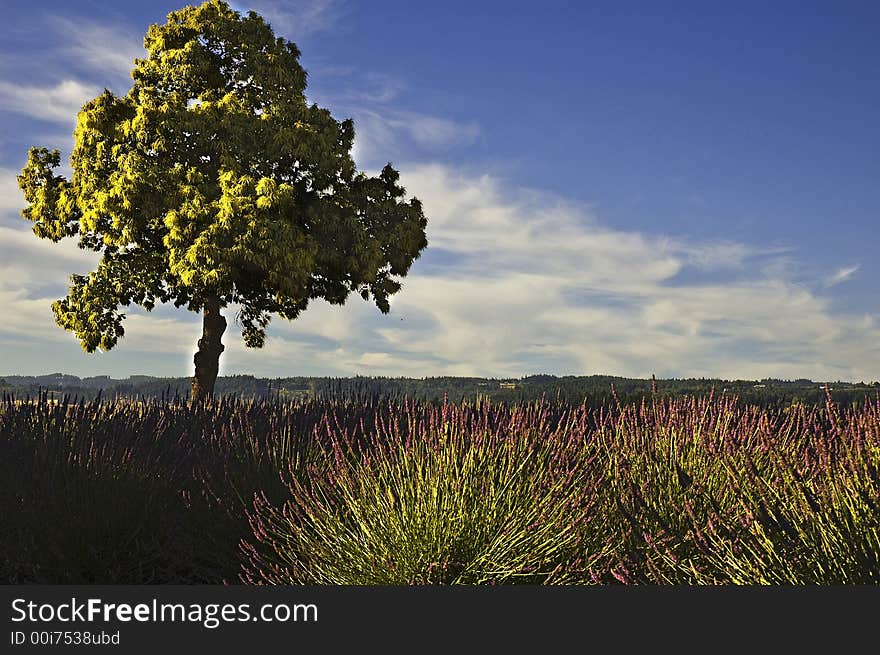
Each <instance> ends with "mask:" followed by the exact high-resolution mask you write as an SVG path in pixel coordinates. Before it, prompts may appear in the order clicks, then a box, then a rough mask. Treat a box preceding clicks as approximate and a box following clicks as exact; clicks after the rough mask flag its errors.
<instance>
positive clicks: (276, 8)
mask: <svg viewBox="0 0 880 655" xmlns="http://www.w3.org/2000/svg"><path fill="white" fill-rule="evenodd" d="M231 5H232V7H233V8H234V9H236V10H237V11H239V12H246V11H247V10H249V9H250V10H253V11H256V12H257V13H258V14H260V15H261V16H263V18H265V19H266V20H267V21H268V22H269V24H270V25H272V29H273V30H274V32H275V34H276V35H277V36H283V37H284V38H286V39H289V40H291V41H294V42H295V41H297V40H299V39H302V38H304V37H307V36H311V35H312V34H316V33H319V32H324V31H326V30H329V29H331V28H333V27H336V26H337V25H338V24H339V21H340V20H341V19H342V18H343V17H344V16H345V13H346V3H345V2H344V1H342V0H238V1H237V2H232V3H231Z"/></svg>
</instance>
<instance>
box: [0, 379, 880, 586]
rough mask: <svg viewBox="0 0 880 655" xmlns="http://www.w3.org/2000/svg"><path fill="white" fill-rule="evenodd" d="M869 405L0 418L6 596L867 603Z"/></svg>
mask: <svg viewBox="0 0 880 655" xmlns="http://www.w3.org/2000/svg"><path fill="white" fill-rule="evenodd" d="M878 471H880V400H878V399H877V398H876V397H875V398H874V399H873V400H867V401H865V402H863V403H861V404H848V405H845V404H839V403H837V402H836V399H834V400H832V399H831V398H830V397H829V398H828V402H827V403H824V404H820V405H802V404H794V405H789V406H778V407H763V408H761V407H757V406H754V405H750V404H747V403H744V402H742V401H739V400H736V399H734V398H732V397H730V396H727V395H722V394H717V395H714V396H711V395H707V396H702V397H699V398H698V397H681V398H675V399H670V398H663V397H653V398H649V399H648V400H646V401H644V402H641V403H624V402H620V403H616V402H614V401H612V402H611V403H609V404H608V405H607V406H606V407H604V408H600V409H593V408H591V407H590V406H589V405H588V404H582V405H572V404H569V403H565V402H559V401H556V400H551V401H544V402H531V403H519V404H516V403H515V404H498V403H495V402H489V401H486V400H481V401H478V402H475V401H464V402H458V403H453V402H446V403H444V402H439V403H433V402H424V401H407V400H400V401H398V400H391V401H389V400H385V401H370V400H361V401H357V402H355V401H352V400H326V399H325V400H319V399H317V400H316V399H300V400H290V401H278V400H275V401H271V402H267V401H259V400H257V401H243V400H240V399H235V398H221V399H219V400H217V401H215V402H214V403H213V404H208V405H202V406H197V407H195V408H189V407H187V406H186V404H185V403H182V402H180V401H179V400H168V399H166V400H165V401H156V400H149V399H147V400H143V401H127V400H116V401H90V402H86V401H74V400H71V399H69V398H68V399H62V400H61V401H60V402H56V401H53V400H51V399H48V398H47V397H46V396H45V395H43V396H41V397H40V398H34V399H29V400H15V399H13V398H12V397H11V396H7V397H6V398H5V400H4V402H3V404H2V406H0V515H2V517H3V519H2V521H0V578H2V581H3V582H9V583H110V584H114V583H216V582H224V581H225V582H228V583H239V582H245V583H270V584H271V583H292V584H299V583H319V584H320V583H329V584H337V583H346V584H410V583H430V584H435V583H440V584H443V583H465V584H484V583H499V584H510V583H538V584H581V583H618V582H620V583H636V584H668V583H677V584H738V583H757V584H786V583H793V584H814V583H871V584H876V583H878V582H880V472H878Z"/></svg>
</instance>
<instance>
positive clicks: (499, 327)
mask: <svg viewBox="0 0 880 655" xmlns="http://www.w3.org/2000/svg"><path fill="white" fill-rule="evenodd" d="M401 169H402V170H403V171H404V172H403V182H404V184H405V185H406V187H407V189H408V190H409V192H410V193H412V194H415V195H417V196H418V197H419V198H420V199H421V200H422V201H423V203H424V205H425V211H426V214H427V215H428V216H429V228H428V229H429V235H428V236H429V242H430V245H429V247H428V250H426V251H425V254H424V256H423V257H422V259H420V260H418V261H417V262H416V264H415V266H414V267H413V270H412V272H411V273H410V275H409V276H408V278H407V279H406V280H405V281H404V288H403V290H402V291H401V292H400V293H399V294H398V295H396V296H395V297H394V298H393V299H392V310H391V313H390V314H389V315H381V314H379V312H378V311H377V310H376V309H375V307H373V306H372V305H371V304H369V303H365V302H362V301H360V300H359V299H356V298H354V299H352V300H351V301H350V302H349V303H348V304H347V305H346V306H344V307H336V306H330V305H328V304H326V303H323V302H316V303H314V304H313V305H312V306H311V307H310V308H309V310H308V311H306V312H305V313H304V314H303V316H302V317H301V318H300V319H298V320H296V321H294V322H291V323H288V322H286V321H281V320H276V321H274V322H273V323H272V324H271V326H270V329H269V335H270V338H269V341H268V342H267V345H266V347H265V348H264V349H263V350H259V351H253V350H247V349H245V348H244V347H243V346H242V344H241V342H240V332H239V329H238V327H237V326H236V325H235V322H234V318H233V317H234V312H235V308H231V309H230V328H229V330H228V332H227V335H226V338H225V342H226V343H227V350H226V352H225V354H224V358H223V371H224V372H225V373H233V372H251V373H256V374H258V375H296V374H304V375H317V374H330V375H352V374H355V373H361V374H369V375H413V376H417V377H421V376H424V375H437V374H451V375H495V376H519V375H523V374H528V373H537V372H548V371H551V372H556V373H560V374H565V373H570V374H589V373H611V374H619V375H632V376H648V375H650V374H651V373H657V374H658V375H661V376H706V377H715V376H720V377H728V378H747V379H755V378H760V377H789V378H798V377H812V378H814V379H818V380H823V379H830V380H837V379H854V380H860V379H864V380H870V379H875V378H876V371H877V370H878V369H880V327H878V325H877V320H876V317H873V316H870V315H854V314H841V313H840V312H838V311H835V310H833V309H832V308H831V304H830V300H829V299H828V298H826V297H824V296H823V295H822V294H821V293H820V291H821V289H819V290H817V289H812V288H810V287H808V286H805V285H802V284H798V283H796V282H793V281H792V280H789V279H787V278H786V277H784V275H776V276H771V275H768V274H767V273H766V271H767V270H770V271H776V272H777V273H778V272H779V271H781V270H784V269H774V267H772V266H765V265H764V264H768V263H770V262H772V261H773V260H774V258H776V257H783V256H784V257H789V256H790V255H788V254H786V255H779V254H774V253H773V252H769V253H768V252H767V251H765V250H762V249H760V248H752V247H750V246H748V245H747V244H731V243H721V244H719V243H714V242H711V241H699V240H691V239H686V238H676V237H670V236H663V235H652V234H647V233H640V232H632V231H623V230H619V229H615V228H613V227H610V226H608V225H605V224H603V223H602V221H601V220H600V219H599V217H597V216H595V215H594V214H592V213H591V212H590V211H589V210H586V209H584V208H580V207H578V206H576V205H571V204H570V203H567V202H565V201H564V200H562V199H559V198H557V197H554V196H552V195H549V194H545V193H541V192H536V191H523V190H517V189H512V188H510V187H509V186H507V185H506V184H504V182H503V181H501V180H499V179H497V178H494V177H492V176H489V175H479V174H473V172H469V171H463V170H458V169H454V168H450V167H447V166H440V165H413V164H411V165H408V166H401ZM0 239H2V241H0V242H6V243H10V244H12V246H13V248H14V249H15V250H16V251H21V252H22V253H23V254H22V256H21V257H20V258H19V259H16V261H15V262H14V263H13V264H11V266H10V269H15V270H17V271H19V273H17V274H15V275H12V276H10V277H8V278H6V281H3V277H5V276H3V277H0V302H2V305H3V306H2V311H3V313H4V314H9V313H11V314H16V315H20V316H22V317H24V318H23V320H22V321H14V322H13V323H14V325H13V326H11V327H10V326H7V327H4V326H3V325H0V339H2V338H4V337H3V335H4V334H6V335H7V337H8V335H9V333H10V331H11V332H13V333H16V334H24V333H25V332H26V330H27V324H28V322H32V321H33V322H38V323H39V327H38V328H34V329H33V331H32V332H31V336H30V337H28V338H29V339H37V340H39V341H45V342H46V343H47V344H48V343H55V344H58V343H67V344H69V348H70V349H71V352H72V351H74V350H76V349H77V346H76V344H75V341H73V340H72V338H71V337H70V335H65V334H64V333H62V332H61V330H60V329H58V328H55V327H54V326H53V325H52V323H51V316H50V315H49V314H48V313H47V311H46V310H45V309H43V308H42V307H47V306H48V302H49V298H51V297H52V293H49V292H45V293H42V294H41V295H40V298H46V300H45V301H44V302H45V304H44V305H43V306H42V307H41V306H40V305H39V304H38V303H37V302H36V301H35V300H34V298H33V294H26V293H22V292H21V291H20V289H21V285H22V284H23V283H25V281H24V280H23V279H22V278H23V277H27V276H30V277H31V278H32V279H34V280H43V281H44V282H46V283H49V282H50V281H51V280H56V282H57V286H58V291H59V292H61V293H63V284H64V282H65V281H66V275H65V273H66V272H70V271H73V270H77V269H80V268H82V267H83V266H84V265H85V264H87V263H88V262H87V261H86V260H85V259H82V260H81V259H79V254H75V253H74V252H67V251H58V252H59V253H61V252H63V253H65V254H64V257H62V258H61V259H58V260H53V259H52V257H51V256H50V254H54V253H50V252H49V250H48V248H51V247H54V246H52V245H51V244H48V247H46V244H42V243H40V244H38V243H37V240H36V239H33V237H32V236H31V235H29V234H26V233H24V232H16V233H15V234H9V233H8V232H4V233H2V234H0ZM29 239H33V241H34V243H33V244H31V246H29V245H28V244H29V241H28V240H29ZM29 247H32V248H34V249H37V248H39V249H40V252H39V254H37V251H36V250H28V248H29ZM44 247H46V252H45V253H43V252H42V249H43V248H44ZM719 253H721V254H722V255H723V257H722V259H723V260H724V265H725V267H726V268H725V269H724V270H726V271H727V272H728V273H729V276H728V277H721V278H718V277H717V276H716V277H713V278H711V280H712V281H711V282H693V283H682V282H680V281H679V279H680V278H679V277H678V274H679V273H680V272H681V271H682V270H683V269H686V268H688V267H697V268H700V267H702V268H704V269H705V268H711V269H713V270H716V271H717V270H718V269H717V258H718V257H719ZM725 253H726V254H725ZM53 262H54V263H53ZM450 262H451V263H450ZM47 267H48V268H47ZM32 286H33V285H32ZM56 297H57V296H56ZM41 302H43V301H41ZM197 322H198V317H197V316H195V315H192V314H188V313H187V312H182V311H181V312H177V313H175V312H173V311H171V310H157V312H154V313H153V315H145V314H143V313H142V312H132V315H131V316H130V318H129V319H128V321H127V323H126V336H125V338H124V339H123V340H122V341H121V342H120V344H119V345H118V346H117V350H119V351H120V352H122V353H126V352H127V353H146V352H153V351H155V352H157V353H160V354H161V355H162V357H163V358H164V359H161V360H157V361H162V362H166V363H167V362H169V361H172V360H173V361H177V360H174V353H177V354H178V356H179V361H180V362H181V366H182V367H186V366H188V364H189V362H190V361H191V354H192V351H193V349H194V347H195V345H194V344H195V341H194V339H195V338H196V337H197V332H198V329H197ZM114 352H115V351H114ZM111 355H112V354H111ZM71 357H73V355H71ZM76 357H77V359H76V361H77V362H80V364H79V367H81V368H79V369H78V370H86V371H89V370H94V369H90V368H88V367H89V366H90V365H91V364H89V362H95V361H97V360H94V359H89V357H88V356H86V355H81V356H80V355H76ZM120 357H124V355H112V356H111V357H109V358H104V359H102V360H101V361H102V362H105V363H106V362H114V361H117V362H122V361H124V360H123V359H118V358H120ZM138 361H140V360H138ZM154 364H155V362H151V363H147V362H146V361H145V360H144V363H143V366H146V367H148V368H149V367H153V366H154ZM120 365H121V364H120ZM127 365H128V366H131V363H130V362H127ZM102 366H104V365H103V364H102ZM70 370H74V369H70ZM102 370H107V369H106V368H104V369H102ZM140 370H144V369H140ZM130 372H134V369H130V368H129V369H122V370H118V371H116V373H117V374H127V373H130Z"/></svg>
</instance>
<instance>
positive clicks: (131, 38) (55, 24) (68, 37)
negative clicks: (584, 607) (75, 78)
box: [51, 17, 146, 86]
mask: <svg viewBox="0 0 880 655" xmlns="http://www.w3.org/2000/svg"><path fill="white" fill-rule="evenodd" d="M51 25H52V28H53V29H54V31H55V33H56V35H57V39H58V43H59V45H60V50H61V52H63V53H64V54H65V56H66V57H68V58H70V59H72V60H73V63H75V64H76V65H77V66H79V67H81V68H83V69H85V70H87V71H89V72H91V73H97V74H100V75H102V76H106V77H108V78H109V79H108V80H107V82H105V84H107V85H108V86H110V85H111V83H116V84H119V85H121V84H123V83H128V84H130V83H131V70H132V68H134V60H135V58H143V57H145V56H146V50H144V47H143V44H144V34H143V33H138V32H135V31H133V30H129V29H126V28H125V27H123V26H120V25H118V24H113V25H111V24H104V23H99V22H94V21H85V20H72V19H68V18H61V17H54V18H52V19H51ZM144 31H146V30H144Z"/></svg>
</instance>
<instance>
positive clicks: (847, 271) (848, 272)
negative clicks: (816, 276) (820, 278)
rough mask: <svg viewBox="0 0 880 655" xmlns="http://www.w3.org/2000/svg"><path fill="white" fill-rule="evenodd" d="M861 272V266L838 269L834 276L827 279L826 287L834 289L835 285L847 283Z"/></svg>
mask: <svg viewBox="0 0 880 655" xmlns="http://www.w3.org/2000/svg"><path fill="white" fill-rule="evenodd" d="M858 270H859V265H858V264H856V265H855V266H844V267H842V268H839V269H837V270H836V271H835V272H834V273H833V274H831V275H829V276H828V277H827V278H825V287H826V288H827V287H833V286H834V285H835V284H840V283H841V282H846V281H847V280H848V279H850V278H851V277H852V276H853V275H854V274H855V273H856V272H857V271H858Z"/></svg>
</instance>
